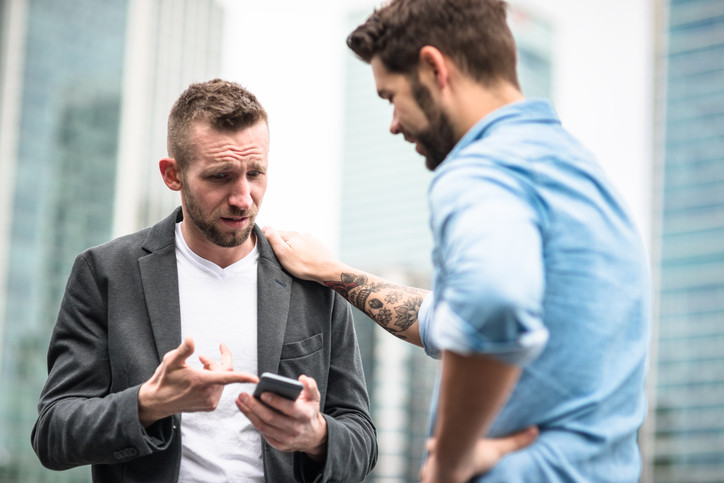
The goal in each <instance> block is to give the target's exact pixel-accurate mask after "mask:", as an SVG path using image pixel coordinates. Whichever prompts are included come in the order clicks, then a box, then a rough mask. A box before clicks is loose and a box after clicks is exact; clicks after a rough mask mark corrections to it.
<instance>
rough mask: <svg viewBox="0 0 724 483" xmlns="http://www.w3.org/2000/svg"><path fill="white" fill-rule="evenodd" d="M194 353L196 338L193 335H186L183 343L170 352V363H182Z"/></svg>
mask: <svg viewBox="0 0 724 483" xmlns="http://www.w3.org/2000/svg"><path fill="white" fill-rule="evenodd" d="M193 353H194V340H193V339H192V338H191V337H186V339H184V341H183V342H181V345H179V346H178V347H177V348H176V349H174V350H172V351H171V352H169V353H168V356H170V357H169V361H168V362H169V363H170V364H173V365H180V364H183V363H184V362H186V359H187V358H188V357H189V356H190V355H191V354H193Z"/></svg>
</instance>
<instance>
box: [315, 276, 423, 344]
mask: <svg viewBox="0 0 724 483" xmlns="http://www.w3.org/2000/svg"><path fill="white" fill-rule="evenodd" d="M340 278H341V280H339V281H336V280H333V281H327V282H325V285H327V286H328V287H330V288H331V289H333V290H335V291H337V292H338V293H339V294H340V295H342V296H343V297H344V298H345V299H347V300H348V301H349V302H350V303H351V304H352V305H354V306H355V307H356V308H358V309H359V310H361V311H362V312H364V313H365V314H366V315H367V316H368V317H370V318H371V319H372V320H374V321H375V322H376V323H377V324H378V325H379V326H380V327H382V328H383V329H385V330H387V331H388V332H390V333H391V334H393V335H395V336H397V337H399V338H400V339H407V337H406V336H405V335H403V333H404V332H405V331H406V330H407V329H409V328H410V326H412V324H414V323H415V322H416V321H417V315H418V311H419V310H420V304H422V300H423V298H424V293H425V291H423V290H419V289H415V288H411V287H401V286H399V285H394V284H391V283H387V282H370V281H369V279H368V278H367V277H366V276H365V275H359V274H354V273H342V274H341V277H340ZM393 320H394V322H393Z"/></svg>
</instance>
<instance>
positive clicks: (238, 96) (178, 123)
mask: <svg viewBox="0 0 724 483" xmlns="http://www.w3.org/2000/svg"><path fill="white" fill-rule="evenodd" d="M196 121H205V122H208V123H209V125H210V126H211V127H212V128H214V129H216V130H218V131H236V130H239V129H242V128H245V127H250V126H253V125H255V124H257V123H258V122H260V121H264V122H267V121H268V119H267V114H266V111H265V110H264V107H262V105H261V103H259V101H258V100H257V98H256V96H254V94H252V93H251V92H249V91H248V90H246V89H244V88H243V87H242V86H240V85H239V84H237V83H236V82H229V81H225V80H221V79H213V80H210V81H207V82H200V83H196V84H191V85H190V86H189V87H188V88H187V89H186V90H185V91H184V92H183V93H182V94H181V96H180V97H179V98H178V99H177V100H176V102H175V103H174V105H173V107H172V108H171V113H170V114H169V116H168V137H167V148H168V155H169V156H170V157H172V158H174V159H176V161H177V162H178V163H179V165H180V166H181V167H185V166H187V165H188V163H189V161H190V159H191V156H192V155H193V153H192V150H191V148H192V146H191V144H190V142H189V134H190V133H189V130H190V128H191V126H192V125H193V124H194V123H195V122H196Z"/></svg>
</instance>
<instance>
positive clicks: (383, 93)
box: [377, 89, 392, 99]
mask: <svg viewBox="0 0 724 483" xmlns="http://www.w3.org/2000/svg"><path fill="white" fill-rule="evenodd" d="M377 95H378V96H380V97H381V98H382V99H389V98H390V96H391V95H392V94H391V93H390V91H388V90H387V89H377Z"/></svg>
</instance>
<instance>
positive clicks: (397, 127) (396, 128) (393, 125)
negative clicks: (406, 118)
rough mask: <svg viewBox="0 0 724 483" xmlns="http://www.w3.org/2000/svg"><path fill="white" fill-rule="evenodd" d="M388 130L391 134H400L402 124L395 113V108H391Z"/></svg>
mask: <svg viewBox="0 0 724 483" xmlns="http://www.w3.org/2000/svg"><path fill="white" fill-rule="evenodd" d="M390 132H391V133H392V134H400V133H401V132H402V124H400V118H399V116H398V115H397V109H393V110H392V121H390Z"/></svg>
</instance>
